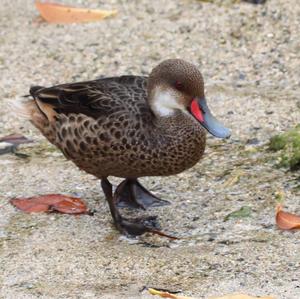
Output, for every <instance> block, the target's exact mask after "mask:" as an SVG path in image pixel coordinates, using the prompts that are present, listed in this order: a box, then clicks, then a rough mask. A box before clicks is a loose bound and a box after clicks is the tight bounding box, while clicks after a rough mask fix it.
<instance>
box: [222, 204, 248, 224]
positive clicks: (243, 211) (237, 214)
mask: <svg viewBox="0 0 300 299" xmlns="http://www.w3.org/2000/svg"><path fill="white" fill-rule="evenodd" d="M251 213H252V210H251V208H250V207H248V206H244V207H241V208H240V209H239V210H237V211H234V212H232V213H230V214H228V215H227V216H226V217H225V218H224V221H227V220H229V219H240V218H248V217H251Z"/></svg>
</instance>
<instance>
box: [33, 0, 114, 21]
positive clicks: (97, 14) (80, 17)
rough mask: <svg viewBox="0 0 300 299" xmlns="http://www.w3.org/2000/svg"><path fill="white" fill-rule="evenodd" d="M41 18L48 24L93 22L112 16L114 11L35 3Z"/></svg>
mask: <svg viewBox="0 0 300 299" xmlns="http://www.w3.org/2000/svg"><path fill="white" fill-rule="evenodd" d="M35 6H36V8H37V9H38V11H39V12H40V14H41V16H42V17H43V18H44V19H45V20H46V21H47V22H49V23H83V22H95V21H99V20H102V19H104V18H106V17H109V16H113V15H115V14H116V13H117V11H116V10H101V9H87V8H78V7H72V6H67V5H62V4H58V3H51V2H40V1H35Z"/></svg>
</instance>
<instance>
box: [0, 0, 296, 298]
mask: <svg viewBox="0 0 300 299" xmlns="http://www.w3.org/2000/svg"><path fill="white" fill-rule="evenodd" d="M104 2H105V3H104ZM298 2H299V1H298V0H289V1H287V0H269V1H267V2H266V4H265V5H252V4H246V3H236V4H232V3H230V1H223V2H222V1H218V3H219V4H218V3H215V4H214V3H202V2H200V1H193V0H178V1H171V0H170V1H163V2H162V1H157V0H152V1H147V0H139V1H128V3H127V1H121V0H119V1H117V0H115V1H92V0H90V1H79V0H78V1H71V0H69V1H65V2H64V3H69V4H70V3H73V4H74V3H76V4H78V5H84V6H89V7H103V8H106V9H118V11H119V13H118V15H117V16H116V17H114V18H111V19H107V20H104V21H101V22H97V23H90V24H83V25H82V24H81V25H65V26H63V25H49V24H46V23H43V22H41V20H40V19H39V18H38V13H37V12H36V10H35V7H34V5H33V1H29V0H26V1H25V0H14V1H9V0H1V9H0V28H1V29H0V71H1V77H0V86H1V88H0V98H1V101H0V119H1V121H0V136H5V135H7V134H10V133H15V132H17V133H22V134H24V135H26V136H27V137H30V138H32V139H33V140H34V141H35V142H34V143H32V144H27V145H24V146H21V147H20V148H19V152H22V153H26V154H28V155H29V158H26V159H25V158H20V157H17V156H15V155H12V154H6V155H2V156H0V173H1V174H2V175H1V177H0V194H1V195H0V215H1V217H0V269H1V271H0V285H1V286H2V287H1V290H0V297H1V298H153V297H152V296H150V295H147V292H145V291H142V290H143V287H145V286H146V287H156V288H167V289H170V290H181V291H182V292H183V293H184V294H187V295H193V296H198V297H199V298H207V297H208V296H210V295H222V294H225V293H231V292H242V293H248V294H252V295H274V297H276V298H277V299H279V298H280V299H299V298H300V281H299V280H300V279H299V277H300V256H299V248H300V247H299V246H300V241H299V232H288V231H280V230H278V229H277V228H276V226H275V225H274V207H275V204H276V200H275V197H276V196H275V195H276V192H277V191H279V190H281V192H283V194H284V196H285V206H286V207H287V208H288V209H289V211H292V212H295V213H300V206H299V193H300V191H299V188H297V187H299V186H298V184H299V183H298V181H299V177H298V174H297V173H290V172H286V171H285V170H282V169H277V168H276V167H275V164H276V155H274V154H271V153H270V152H268V151H266V144H267V142H268V140H269V138H270V136H272V135H274V134H276V133H278V132H280V131H283V130H286V129H288V128H290V127H293V126H294V125H295V124H298V123H299V121H300V113H299V104H300V102H299V100H300V92H299V88H300V59H299V53H300V42H299V28H300V5H299V3H298ZM220 3H222V4H220ZM172 57H178V58H185V59H188V60H189V61H192V62H194V63H196V64H197V65H198V66H199V67H200V69H201V70H202V72H203V75H204V78H205V82H206V93H207V98H208V99H209V103H210V106H211V108H212V110H213V111H214V113H215V114H216V115H217V116H218V117H219V118H220V119H221V120H222V121H223V122H224V123H225V124H226V125H227V126H228V127H230V128H231V129H232V132H233V134H232V138H231V139H230V140H227V141H219V140H216V139H213V138H209V140H208V146H207V151H206V156H205V158H204V159H203V161H202V162H200V163H198V164H197V165H196V166H195V167H194V168H192V169H190V170H189V171H186V172H184V173H182V174H179V175H177V176H173V177H166V178H159V179H158V178H145V179H143V183H144V184H145V185H147V186H148V187H149V189H151V190H153V191H154V192H155V193H156V194H158V195H159V196H161V197H162V198H165V199H167V200H169V201H171V202H172V205H171V206H167V207H163V208H160V209H152V210H150V211H149V212H147V213H148V214H152V215H154V214H156V215H158V216H159V220H160V223H161V226H162V227H163V229H164V230H165V231H166V232H170V233H173V234H176V235H178V236H181V237H182V239H181V240H178V241H170V240H168V239H162V238H159V237H157V236H149V235H145V236H142V237H141V238H139V239H136V240H133V239H127V238H124V237H121V236H120V235H119V234H118V233H117V232H116V231H115V230H114V228H113V226H112V224H111V218H110V215H109V212H108V207H107V205H106V203H105V201H104V197H103V194H102V193H101V192H100V188H99V183H98V182H97V181H96V180H95V178H93V177H92V176H90V175H87V174H85V173H83V172H81V171H79V170H78V169H77V168H76V167H75V166H74V165H73V164H72V163H71V162H68V161H66V160H65V159H64V157H63V156H62V155H61V154H60V153H59V152H58V151H56V150H55V149H54V148H53V147H52V146H51V145H49V144H48V143H47V142H46V141H45V139H44V138H43V137H42V136H41V134H39V132H38V131H37V130H36V129H35V128H33V127H32V126H31V125H30V124H29V123H28V122H25V121H24V120H19V119H18V118H17V116H16V115H15V114H14V111H13V110H12V109H11V108H9V103H11V102H13V101H15V100H16V99H17V98H19V97H20V96H21V95H24V94H26V93H27V92H28V87H29V86H30V85H32V84H39V85H43V84H44V85H52V84H57V83H63V82H67V81H79V80H87V79H93V78H96V77H97V76H102V75H106V76H110V75H118V74H148V73H149V71H150V70H151V69H152V67H153V66H155V65H156V64H157V63H158V62H159V61H161V60H163V59H166V58H172ZM117 181H118V180H114V182H115V183H116V182H117ZM44 193H63V194H71V195H77V196H80V197H82V198H83V199H85V200H86V201H87V202H88V204H89V207H90V208H91V209H95V210H96V213H95V215H94V216H93V217H92V216H80V217H73V216H68V215H58V214H30V215H27V214H24V213H21V212H19V211H17V210H16V209H15V208H13V207H12V206H11V205H10V204H9V203H8V200H9V199H10V198H12V197H15V196H32V195H36V194H44ZM245 206H247V207H250V208H251V215H250V217H246V218H243V219H230V220H228V221H226V222H224V217H226V215H228V214H229V213H231V212H233V211H236V210H238V209H239V208H241V207H245ZM126 213H129V214H131V213H132V212H130V211H127V212H126Z"/></svg>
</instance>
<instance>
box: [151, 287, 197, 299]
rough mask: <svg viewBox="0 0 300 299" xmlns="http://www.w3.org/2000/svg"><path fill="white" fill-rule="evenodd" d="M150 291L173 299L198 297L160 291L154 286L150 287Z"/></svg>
mask: <svg viewBox="0 0 300 299" xmlns="http://www.w3.org/2000/svg"><path fill="white" fill-rule="evenodd" d="M148 292H149V293H150V294H151V295H158V296H160V297H162V298H171V299H196V298H192V297H186V296H180V295H175V294H171V293H169V292H163V291H158V290H155V289H152V288H149V289H148Z"/></svg>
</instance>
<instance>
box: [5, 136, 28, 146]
mask: <svg viewBox="0 0 300 299" xmlns="http://www.w3.org/2000/svg"><path fill="white" fill-rule="evenodd" d="M0 142H7V143H10V144H13V145H19V144H23V143H31V142H33V141H32V140H30V139H28V138H26V137H25V136H23V135H21V134H10V135H7V136H4V137H1V138H0Z"/></svg>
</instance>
